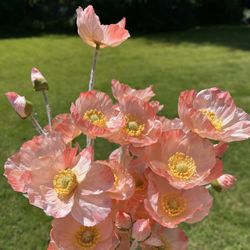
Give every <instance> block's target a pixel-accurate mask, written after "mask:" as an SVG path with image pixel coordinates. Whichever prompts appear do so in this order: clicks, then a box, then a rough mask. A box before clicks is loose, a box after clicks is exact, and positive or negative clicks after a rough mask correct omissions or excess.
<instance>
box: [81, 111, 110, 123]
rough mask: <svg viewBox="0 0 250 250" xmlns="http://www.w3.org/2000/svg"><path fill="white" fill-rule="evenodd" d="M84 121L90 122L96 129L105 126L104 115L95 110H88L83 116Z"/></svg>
mask: <svg viewBox="0 0 250 250" xmlns="http://www.w3.org/2000/svg"><path fill="white" fill-rule="evenodd" d="M83 119H84V120H88V121H90V122H91V123H92V124H93V125H95V126H98V127H104V126H105V125H106V117H105V115H104V114H103V113H102V112H101V111H98V110H96V109H90V110H88V111H86V112H85V113H84V115H83Z"/></svg>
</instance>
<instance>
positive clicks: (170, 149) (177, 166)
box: [142, 129, 216, 189]
mask: <svg viewBox="0 0 250 250" xmlns="http://www.w3.org/2000/svg"><path fill="white" fill-rule="evenodd" d="M142 151H143V152H144V159H145V161H146V162H147V163H148V164H149V166H150V168H151V169H152V170H153V171H154V172H155V173H156V174H158V175H160V176H162V177H164V178H166V179H167V180H168V181H169V183H170V184H171V185H172V186H173V187H175V188H178V189H182V188H184V189H189V188H193V187H195V186H197V185H203V181H204V179H205V178H206V177H208V176H209V175H210V173H211V170H212V169H213V167H214V166H215V163H216V155H215V151H214V147H213V144H212V143H211V142H210V141H209V140H207V139H204V138H201V137H199V136H198V135H197V134H195V133H193V132H188V133H185V132H184V131H183V130H178V129H177V130H169V131H167V132H164V133H162V135H161V137H160V139H159V140H158V142H157V143H155V144H153V145H151V146H148V147H145V148H144V149H143V150H142Z"/></svg>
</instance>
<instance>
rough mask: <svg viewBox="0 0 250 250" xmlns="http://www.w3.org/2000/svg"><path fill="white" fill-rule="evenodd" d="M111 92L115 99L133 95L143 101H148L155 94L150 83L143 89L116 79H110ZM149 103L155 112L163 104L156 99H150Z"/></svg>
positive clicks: (161, 107)
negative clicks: (134, 87)
mask: <svg viewBox="0 0 250 250" xmlns="http://www.w3.org/2000/svg"><path fill="white" fill-rule="evenodd" d="M112 93H113V96H114V97H115V99H116V100H117V101H119V102H120V101H121V99H123V98H124V97H125V96H135V97H137V98H139V99H141V100H143V101H146V102H148V101H149V100H150V99H151V98H152V97H154V96H155V93H154V92H153V87H152V85H151V86H149V87H147V88H145V89H138V90H137V89H133V88H131V87H130V86H129V85H127V84H124V83H120V82H119V81H117V80H112ZM149 104H150V105H151V106H152V107H153V108H154V110H155V112H156V113H157V112H158V111H160V110H162V109H163V107H164V105H161V104H160V103H159V102H158V101H151V102H149Z"/></svg>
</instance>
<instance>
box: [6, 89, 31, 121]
mask: <svg viewBox="0 0 250 250" xmlns="http://www.w3.org/2000/svg"><path fill="white" fill-rule="evenodd" d="M5 95H6V97H7V99H8V101H9V103H10V104H11V106H12V107H13V109H14V110H15V112H16V113H17V114H18V115H19V116H20V117H21V118H22V119H25V118H27V117H28V116H30V115H31V114H32V104H31V102H29V101H27V100H26V98H25V97H24V96H20V95H18V94H17V93H16V92H7V93H5Z"/></svg>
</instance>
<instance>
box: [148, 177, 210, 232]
mask: <svg viewBox="0 0 250 250" xmlns="http://www.w3.org/2000/svg"><path fill="white" fill-rule="evenodd" d="M148 181H149V186H148V197H147V199H145V208H146V210H147V211H148V213H149V214H150V215H151V217H152V219H154V220H155V221H157V222H158V223H159V224H161V225H162V226H164V227H168V228H175V227H177V225H178V224H180V223H181V222H187V223H195V222H198V221H200V220H202V219H203V218H204V217H206V216H207V215H208V213H209V210H210V208H211V206H212V201H213V198H212V197H211V196H210V194H209V192H208V190H207V189H206V188H204V187H194V188H192V189H188V190H179V189H175V188H173V187H172V186H171V185H169V183H168V182H167V181H166V180H165V179H164V178H162V177H160V176H157V175H155V174H154V173H152V172H151V173H149V174H148Z"/></svg>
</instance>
